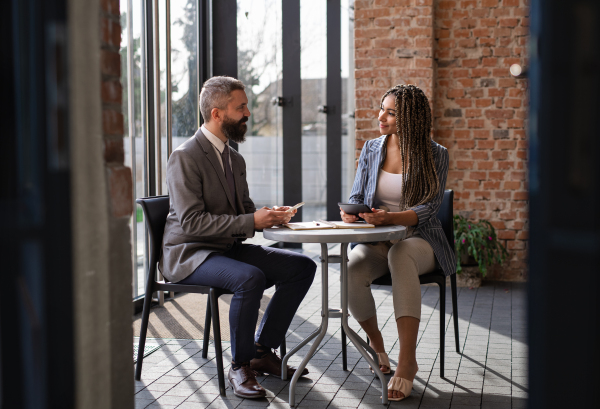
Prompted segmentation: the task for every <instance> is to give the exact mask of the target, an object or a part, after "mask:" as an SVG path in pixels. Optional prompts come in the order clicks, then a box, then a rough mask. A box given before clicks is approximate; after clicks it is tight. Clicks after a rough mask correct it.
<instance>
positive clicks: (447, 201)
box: [437, 189, 454, 251]
mask: <svg viewBox="0 0 600 409" xmlns="http://www.w3.org/2000/svg"><path fill="white" fill-rule="evenodd" d="M437 217H438V219H439V220H440V222H441V223H442V229H443V230H444V233H445V234H446V239H448V244H450V248H451V249H452V251H454V190H452V189H446V191H445V192H444V199H443V200H442V204H441V206H440V210H439V211H438V214H437Z"/></svg>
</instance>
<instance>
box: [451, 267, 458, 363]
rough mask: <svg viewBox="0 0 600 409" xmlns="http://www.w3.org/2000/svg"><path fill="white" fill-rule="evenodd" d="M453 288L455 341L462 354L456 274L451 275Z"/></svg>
mask: <svg viewBox="0 0 600 409" xmlns="http://www.w3.org/2000/svg"><path fill="white" fill-rule="evenodd" d="M450 286H451V288H452V316H453V317H454V341H456V353H457V354H460V343H459V342H458V338H459V336H458V300H457V298H458V295H457V294H456V274H452V275H451V276H450Z"/></svg>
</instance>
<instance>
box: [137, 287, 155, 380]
mask: <svg viewBox="0 0 600 409" xmlns="http://www.w3.org/2000/svg"><path fill="white" fill-rule="evenodd" d="M147 287H150V286H147ZM151 304H152V291H151V287H150V291H148V288H146V295H145V296H144V309H143V310H142V326H141V328H140V342H139V344H138V357H137V362H136V364H135V380H136V381H139V380H140V378H141V377H142V363H143V360H144V346H146V333H147V332H148V321H150V306H151Z"/></svg>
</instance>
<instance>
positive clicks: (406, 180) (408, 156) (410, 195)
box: [381, 84, 440, 211]
mask: <svg viewBox="0 0 600 409" xmlns="http://www.w3.org/2000/svg"><path fill="white" fill-rule="evenodd" d="M392 94H393V95H394V96H395V97H396V126H397V128H398V138H399V140H400V155H401V157H402V173H403V175H404V177H403V178H402V196H401V199H400V210H401V211H402V210H406V209H408V208H410V207H413V206H417V205H420V204H424V203H427V202H429V201H431V200H432V199H433V198H434V197H435V196H436V195H437V194H438V192H439V186H440V185H439V180H438V176H437V172H436V169H435V162H434V160H433V150H432V147H431V136H430V132H431V108H430V107H429V101H428V100H427V96H425V93H424V92H423V91H422V90H421V89H420V88H419V87H417V86H415V85H403V84H401V85H396V86H394V87H392V88H390V89H389V90H387V91H386V93H385V94H384V95H383V97H381V104H382V105H383V100H384V99H385V98H386V97H387V96H388V95H392ZM409 164H410V167H409Z"/></svg>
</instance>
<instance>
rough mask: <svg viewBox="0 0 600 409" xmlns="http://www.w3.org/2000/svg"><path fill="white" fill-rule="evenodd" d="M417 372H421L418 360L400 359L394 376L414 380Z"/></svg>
mask: <svg viewBox="0 0 600 409" xmlns="http://www.w3.org/2000/svg"><path fill="white" fill-rule="evenodd" d="M417 372H419V365H417V361H416V360H410V361H407V360H403V361H400V360H398V365H397V366H396V371H395V372H394V376H396V377H399V378H404V379H408V380H409V381H411V382H412V381H414V379H415V376H417Z"/></svg>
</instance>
